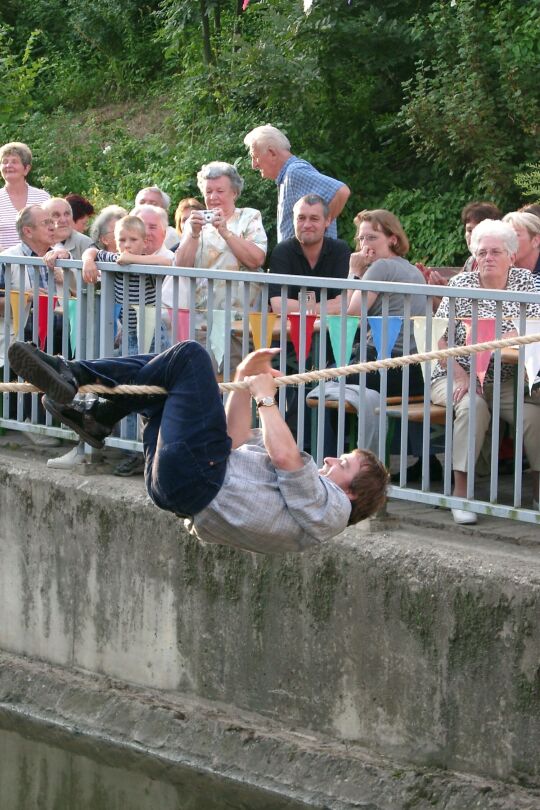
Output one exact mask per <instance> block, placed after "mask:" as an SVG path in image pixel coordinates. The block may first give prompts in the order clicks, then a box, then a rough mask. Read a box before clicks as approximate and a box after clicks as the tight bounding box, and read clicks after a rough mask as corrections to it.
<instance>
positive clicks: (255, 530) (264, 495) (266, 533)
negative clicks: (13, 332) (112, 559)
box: [8, 341, 388, 553]
mask: <svg viewBox="0 0 540 810" xmlns="http://www.w3.org/2000/svg"><path fill="white" fill-rule="evenodd" d="M278 351H279V350H278V349H260V350H259V351H256V352H252V353H251V354H249V355H248V356H247V357H246V358H245V359H244V360H243V361H242V362H241V363H240V365H239V366H238V368H237V371H236V375H235V380H236V381H239V380H245V381H246V382H247V384H248V388H244V389H242V390H235V391H233V392H232V393H230V394H229V396H228V398H227V403H226V406H225V408H224V407H223V403H222V399H221V395H220V391H219V387H218V384H217V382H216V378H215V374H214V371H213V369H212V365H211V362H210V358H209V355H208V354H207V352H206V351H205V349H203V348H202V347H201V346H200V345H199V344H198V343H195V342H194V341H184V342H182V343H178V344H176V345H175V346H173V347H171V348H170V349H167V350H166V351H164V352H162V353H161V354H157V355H138V356H133V357H118V358H111V359H102V360H92V361H85V360H80V361H66V360H64V358H63V357H61V356H60V355H58V356H56V357H51V356H50V355H47V354H45V353H44V352H42V351H40V350H39V349H38V348H37V347H36V346H35V345H34V344H33V343H22V342H15V343H13V344H12V345H11V346H10V348H9V351H8V357H9V362H10V364H11V368H13V369H14V371H16V372H17V374H19V375H20V376H21V377H24V379H25V380H27V381H28V382H30V383H33V384H34V385H35V386H36V387H37V388H39V389H40V390H41V391H44V392H45V396H44V397H43V404H44V406H45V408H46V409H47V410H48V411H49V412H50V413H51V414H53V416H55V417H56V418H57V419H60V420H61V421H62V422H64V424H66V425H68V426H69V427H71V428H73V430H75V431H76V432H77V433H78V434H79V436H80V437H81V438H82V439H84V441H85V442H88V443H89V444H90V445H92V446H93V447H98V448H99V447H102V446H103V440H104V439H105V437H106V436H108V435H109V434H110V433H111V431H112V429H113V426H114V425H115V424H116V422H118V421H119V420H120V419H122V418H123V417H124V416H126V415H127V414H128V413H131V412H132V411H136V412H138V413H140V414H141V416H142V417H143V423H144V428H143V444H144V456H145V480H146V488H147V490H148V494H149V495H150V498H151V499H152V501H153V502H154V503H155V504H156V506H158V507H159V508H160V509H165V510H167V511H169V512H173V513H174V514H176V515H178V517H182V518H185V519H186V527H187V528H188V530H189V531H190V532H191V533H192V534H194V535H195V536H196V537H198V538H199V539H201V540H204V541H207V542H212V543H224V544H226V545H231V546H236V547H238V548H244V549H248V550H250V551H258V552H263V553H279V552H287V551H303V550H304V549H306V548H308V547H310V546H314V545H318V544H319V543H321V542H323V541H324V540H329V539H330V538H331V537H334V536H335V535H337V534H339V533H340V532H341V531H343V529H344V528H345V527H346V526H347V525H351V524H353V523H357V522H358V521H359V520H362V519H364V518H366V517H369V516H370V515H372V514H374V513H375V512H376V511H377V510H378V509H380V508H381V506H382V505H383V503H384V499H385V491H386V486H387V481H388V473H387V471H386V469H385V467H384V466H383V464H382V463H381V462H380V461H379V460H378V459H377V458H376V456H374V455H373V453H370V452H369V451H365V450H354V451H353V452H351V453H347V454H344V455H342V456H341V458H325V460H324V466H323V467H322V469H320V470H317V467H316V465H315V462H314V461H313V459H312V458H311V456H309V455H308V454H307V453H304V452H301V451H300V450H299V449H298V447H297V446H296V442H295V440H294V437H293V435H292V433H291V432H290V430H289V428H288V427H287V425H286V423H285V421H284V419H283V417H282V416H281V413H280V411H279V408H278V407H277V406H276V402H275V394H276V388H277V386H276V382H275V377H277V376H279V372H278V371H276V370H275V369H273V368H272V366H271V360H272V357H273V355H274V354H275V353H276V352H278ZM96 382H99V383H102V384H104V385H107V386H110V387H111V388H114V386H116V385H124V384H131V385H158V386H162V387H164V388H165V389H166V390H167V392H168V393H167V394H166V395H163V394H162V395H148V394H143V395H110V397H109V398H108V399H105V400H104V401H98V402H97V403H95V402H94V403H92V404H91V405H90V406H87V404H86V403H85V402H82V403H81V404H79V403H78V402H76V403H72V400H73V397H74V395H75V394H76V392H77V390H78V388H79V387H80V386H83V385H90V384H93V383H96ZM251 398H253V399H254V400H255V402H256V403H257V407H258V411H259V419H260V424H261V430H252V429H251V418H252V414H251Z"/></svg>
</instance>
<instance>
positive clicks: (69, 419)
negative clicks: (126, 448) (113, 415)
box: [42, 395, 112, 450]
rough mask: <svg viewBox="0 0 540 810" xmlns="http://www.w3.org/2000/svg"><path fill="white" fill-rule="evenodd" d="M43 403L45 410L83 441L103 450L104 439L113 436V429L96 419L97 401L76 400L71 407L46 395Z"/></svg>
mask: <svg viewBox="0 0 540 810" xmlns="http://www.w3.org/2000/svg"><path fill="white" fill-rule="evenodd" d="M42 402H43V407H44V408H45V410H47V411H48V412H49V413H50V414H52V415H53V416H54V417H55V418H56V419H58V420H59V421H60V422H63V423H64V425H67V426H68V427H70V428H71V429H72V430H74V431H75V433H77V434H78V435H79V436H80V437H81V439H82V440H83V441H85V442H87V443H88V444H89V445H91V447H95V448H96V449H97V450H101V448H102V447H103V445H104V444H105V442H104V439H106V438H107V436H109V435H110V434H111V431H112V427H110V426H108V425H104V424H103V423H102V422H99V421H98V419H97V418H96V416H97V406H98V403H97V400H96V401H94V402H91V403H88V402H86V401H85V400H75V401H74V402H72V403H71V405H62V403H60V402H55V401H54V400H52V399H51V398H50V397H49V396H47V395H45V396H44V397H43V399H42Z"/></svg>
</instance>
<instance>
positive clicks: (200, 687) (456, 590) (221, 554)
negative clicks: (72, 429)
mask: <svg viewBox="0 0 540 810" xmlns="http://www.w3.org/2000/svg"><path fill="white" fill-rule="evenodd" d="M52 472H53V471H50V470H46V469H45V468H44V467H42V466H40V465H36V463H35V461H32V460H26V459H17V460H16V461H10V460H9V459H8V458H7V457H6V456H4V457H2V458H0V561H1V565H0V650H4V651H7V652H10V653H15V654H18V655H25V656H29V657H31V658H39V659H42V660H45V661H48V662H50V663H52V664H56V665H60V666H62V667H65V668H79V669H83V670H86V671H89V672H95V673H101V674H105V675H109V676H111V677H113V678H117V679H121V680H122V681H126V682H130V683H132V684H137V685H140V686H143V687H152V688H153V689H158V690H172V691H174V692H179V693H182V694H184V695H188V696H194V697H197V698H202V699H205V700H209V701H218V702H222V703H224V704H227V705H228V706H233V707H238V709H240V710H247V711H250V712H257V713H258V714H260V715H263V716H265V717H267V718H270V719H272V720H274V721H278V722H279V724H280V725H281V726H282V727H283V728H285V729H289V730H293V731H301V732H307V733H309V732H313V733H316V734H321V735H325V736H326V737H327V738H330V739H334V740H337V741H346V742H347V743H348V744H350V745H354V744H357V745H359V746H363V747H364V748H366V749H367V750H368V751H369V752H372V753H374V754H375V755H384V756H388V757H390V758H392V759H393V760H398V761H404V762H409V763H416V764H417V765H419V766H427V767H441V768H449V769H454V770H457V771H461V772H469V773H473V774H479V775H483V776H488V777H493V778H497V779H512V780H514V779H517V780H519V781H520V782H521V783H529V784H535V785H537V786H538V785H539V784H540V757H539V756H538V751H539V750H540V618H539V617H540V554H539V552H538V550H537V549H535V548H529V549H527V548H519V547H509V546H505V545H504V544H502V543H490V542H486V541H485V540H481V539H477V540H475V541H471V538H470V536H468V535H466V534H457V533H454V534H453V535H452V534H441V536H439V537H435V536H429V535H422V534H421V532H419V531H417V530H415V529H414V528H413V529H412V530H411V531H410V532H407V531H406V530H405V529H404V528H400V527H397V526H393V527H392V528H389V529H387V530H383V529H384V527H380V526H379V528H378V530H377V531H375V530H373V531H362V530H361V529H360V528H354V529H351V530H348V531H347V532H345V533H344V534H343V535H341V536H340V537H339V538H338V539H337V540H336V541H334V542H332V543H331V544H329V545H328V546H327V547H325V548H324V549H322V550H321V551H319V552H314V553H309V554H305V555H303V556H295V555H288V556H283V557H280V558H269V557H262V556H255V555H252V554H249V553H240V552H237V551H234V550H232V549H228V548H225V547H219V546H215V547H214V546H201V545H199V544H197V543H195V542H193V541H192V540H190V539H189V538H188V537H187V536H186V534H185V533H184V530H183V526H182V524H181V523H180V522H179V521H178V520H176V519H175V518H173V516H170V515H168V514H166V513H164V512H160V511H159V510H158V509H156V508H155V507H154V506H152V505H151V504H150V502H149V501H147V500H146V497H145V496H144V495H143V493H142V487H141V483H140V479H139V480H138V481H136V482H132V481H129V482H124V481H119V480H118V479H114V478H112V477H109V476H89V477H87V478H84V477H82V476H70V475H68V474H65V473H55V474H54V477H52V476H51V473H52ZM372 529H373V527H372ZM475 806H476V805H475Z"/></svg>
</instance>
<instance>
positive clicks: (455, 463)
mask: <svg viewBox="0 0 540 810" xmlns="http://www.w3.org/2000/svg"><path fill="white" fill-rule="evenodd" d="M446 386H447V378H446V377H439V378H438V379H437V380H434V381H433V383H432V384H431V401H432V402H433V403H434V404H435V405H446ZM455 388H456V383H455V382H454V389H455ZM471 400H472V397H470V396H469V394H466V395H465V396H464V397H463V399H461V400H460V401H459V402H458V403H457V404H456V405H454V442H453V448H452V467H453V469H454V470H460V471H461V472H467V454H468V449H469V445H468V432H469V409H470V407H471ZM475 403H476V422H475V427H476V430H475V434H476V443H475V460H476V459H477V458H478V456H479V454H480V449H481V447H482V444H483V441H484V438H485V435H486V432H487V429H488V427H489V424H490V422H491V408H492V405H493V385H491V384H489V383H486V385H484V389H483V391H482V393H481V394H477V395H476V397H475ZM499 413H500V418H501V419H502V420H503V422H507V423H508V424H509V425H513V424H514V419H515V407H514V381H513V380H505V381H504V382H501V387H500V411H499ZM523 444H524V446H525V453H526V454H527V458H528V460H529V464H530V465H531V469H532V470H535V471H540V392H539V391H535V392H533V396H532V397H530V396H528V395H527V396H525V399H524V403H523Z"/></svg>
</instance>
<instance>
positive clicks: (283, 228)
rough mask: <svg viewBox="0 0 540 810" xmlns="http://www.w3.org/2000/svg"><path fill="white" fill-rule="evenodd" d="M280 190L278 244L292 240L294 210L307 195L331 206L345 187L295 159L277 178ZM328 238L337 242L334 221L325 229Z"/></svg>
mask: <svg viewBox="0 0 540 810" xmlns="http://www.w3.org/2000/svg"><path fill="white" fill-rule="evenodd" d="M276 185H277V187H278V207H277V240H278V242H282V241H283V240H284V239H292V237H293V236H294V223H293V206H294V204H295V202H296V201H297V200H299V199H300V197H303V196H304V195H306V194H318V195H319V197H322V198H323V200H324V201H325V202H326V203H327V204H328V203H329V202H330V200H331V199H332V198H333V197H334V196H335V193H336V191H337V190H338V189H340V188H341V187H342V186H344V185H345V183H342V182H341V180H335V179H334V178H333V177H328V175H326V174H321V173H320V172H319V171H317V169H316V168H315V166H312V165H311V163H308V161H307V160H303V159H302V158H298V157H296V156H295V155H292V156H291V157H290V158H289V159H288V160H287V162H286V163H285V164H284V165H283V167H282V169H281V171H280V173H279V174H278V176H277V177H276ZM326 236H331V237H332V238H333V239H336V238H337V225H336V221H335V219H334V220H332V222H331V223H330V225H329V226H328V228H327V229H326Z"/></svg>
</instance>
